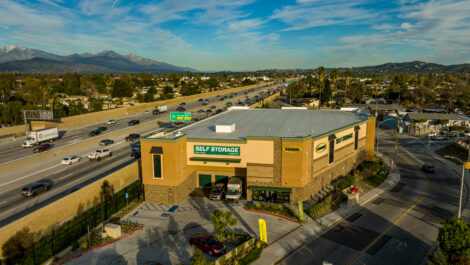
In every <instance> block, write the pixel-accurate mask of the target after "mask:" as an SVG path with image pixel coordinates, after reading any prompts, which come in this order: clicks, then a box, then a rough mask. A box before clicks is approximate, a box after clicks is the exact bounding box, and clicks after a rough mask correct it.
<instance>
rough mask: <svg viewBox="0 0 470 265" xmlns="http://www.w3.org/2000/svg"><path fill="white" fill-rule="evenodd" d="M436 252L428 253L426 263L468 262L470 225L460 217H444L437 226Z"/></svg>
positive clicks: (469, 261)
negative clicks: (438, 226) (440, 225)
mask: <svg viewBox="0 0 470 265" xmlns="http://www.w3.org/2000/svg"><path fill="white" fill-rule="evenodd" d="M437 247H438V251H437V252H436V253H430V254H429V263H428V264H469V263H470V225H469V223H468V222H466V221H465V220H463V219H462V218H452V219H446V220H445V221H444V223H443V224H442V227H441V228H439V234H438V235H437Z"/></svg>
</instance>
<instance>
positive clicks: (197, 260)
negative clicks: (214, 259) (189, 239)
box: [189, 247, 210, 265]
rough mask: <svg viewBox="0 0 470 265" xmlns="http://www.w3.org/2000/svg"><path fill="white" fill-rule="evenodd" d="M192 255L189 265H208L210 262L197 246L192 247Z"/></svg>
mask: <svg viewBox="0 0 470 265" xmlns="http://www.w3.org/2000/svg"><path fill="white" fill-rule="evenodd" d="M193 253H194V254H193V257H192V258H191V261H190V262H189V265H209V264H210V263H209V262H207V260H206V257H204V255H203V254H202V251H201V250H200V249H198V248H196V247H195V248H193Z"/></svg>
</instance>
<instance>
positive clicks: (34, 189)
mask: <svg viewBox="0 0 470 265" xmlns="http://www.w3.org/2000/svg"><path fill="white" fill-rule="evenodd" d="M46 190H49V185H47V184H46V183H33V184H29V185H26V186H25V187H24V188H23V189H22V190H21V194H22V195H23V196H25V197H33V196H35V195H38V194H39V193H41V192H43V191H46Z"/></svg>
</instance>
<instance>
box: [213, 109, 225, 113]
mask: <svg viewBox="0 0 470 265" xmlns="http://www.w3.org/2000/svg"><path fill="white" fill-rule="evenodd" d="M221 112H224V110H223V109H217V110H216V111H215V113H216V114H219V113H221Z"/></svg>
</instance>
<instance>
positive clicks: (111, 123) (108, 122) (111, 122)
mask: <svg viewBox="0 0 470 265" xmlns="http://www.w3.org/2000/svg"><path fill="white" fill-rule="evenodd" d="M106 124H107V125H113V124H116V120H108V121H107V122H106Z"/></svg>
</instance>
